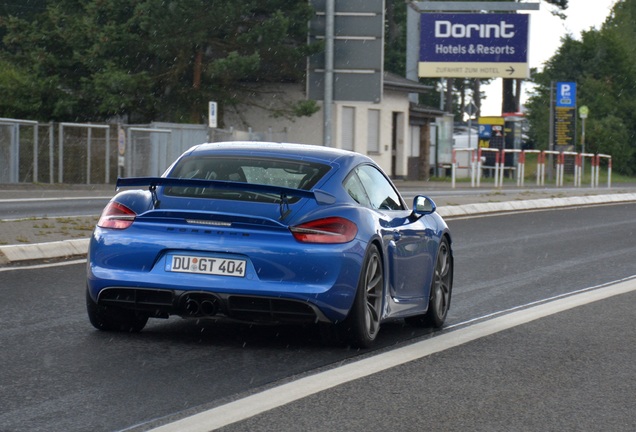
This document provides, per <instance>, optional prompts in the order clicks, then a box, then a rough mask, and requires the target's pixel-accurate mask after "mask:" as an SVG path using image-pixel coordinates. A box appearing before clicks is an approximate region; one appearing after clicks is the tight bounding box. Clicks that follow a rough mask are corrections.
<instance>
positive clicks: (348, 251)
mask: <svg viewBox="0 0 636 432" xmlns="http://www.w3.org/2000/svg"><path fill="white" fill-rule="evenodd" d="M117 188H118V190H119V192H118V193H117V195H115V197H114V198H113V199H112V200H111V201H110V202H109V203H108V205H107V206H106V208H105V209H104V211H103V213H102V215H101V218H100V219H99V222H98V223H97V227H96V228H95V230H94V232H93V235H92V238H91V241H90V247H89V255H88V263H87V291H86V305H87V310H88V316H89V318H90V321H91V323H92V324H93V326H95V327H96V328H98V329H101V330H119V331H140V330H141V329H143V327H144V326H145V325H146V323H147V321H148V318H167V317H169V316H170V315H179V316H182V317H191V318H199V319H200V318H211V319H221V318H222V319H230V320H237V321H243V322H252V323H298V324H301V323H318V324H319V325H320V326H321V328H322V329H323V330H324V331H323V334H326V335H330V337H336V338H337V339H338V340H346V341H347V342H348V343H351V344H352V345H354V346H358V347H369V346H371V345H372V344H373V342H374V340H375V339H376V336H377V334H378V331H379V329H380V324H381V323H382V322H385V321H388V320H394V319H405V320H406V321H407V322H408V323H411V324H414V325H430V326H434V327H440V326H442V324H443V323H444V320H445V318H446V315H447V313H448V309H449V306H450V302H451V291H452V284H453V254H452V250H451V237H450V233H449V230H448V227H447V225H446V223H445V222H444V221H443V219H442V217H441V216H439V215H438V214H437V213H436V212H435V204H434V202H433V201H432V200H431V199H430V198H428V197H425V196H421V195H420V196H416V197H415V198H414V202H413V209H412V210H411V209H409V208H408V206H407V204H406V203H405V202H404V200H403V198H402V197H401V196H400V194H399V193H398V191H397V190H396V188H395V186H394V185H393V184H392V182H391V181H390V180H389V178H388V177H387V176H386V175H385V174H384V173H383V172H382V170H381V169H380V168H379V167H378V166H377V165H376V164H375V163H374V162H373V160H371V159H370V158H368V157H366V156H363V155H361V154H358V153H354V152H349V151H343V150H337V149H333V148H328V147H320V146H311V145H303V144H277V143H262V142H229V143H214V144H202V145H199V146H195V147H193V148H191V149H189V150H188V151H186V152H185V153H184V154H183V155H181V156H180V157H179V158H178V159H177V160H176V161H175V162H174V163H173V164H172V166H170V167H169V168H168V169H167V171H166V172H165V174H164V175H163V176H162V177H144V178H122V179H119V180H118V182H117Z"/></svg>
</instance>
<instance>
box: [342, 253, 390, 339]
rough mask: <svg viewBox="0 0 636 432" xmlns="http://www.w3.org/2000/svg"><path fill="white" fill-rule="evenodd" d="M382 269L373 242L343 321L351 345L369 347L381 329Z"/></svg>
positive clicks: (380, 259)
mask: <svg viewBox="0 0 636 432" xmlns="http://www.w3.org/2000/svg"><path fill="white" fill-rule="evenodd" d="M383 287H384V271H383V268H382V258H381V257H380V253H379V252H378V248H377V247H376V246H375V245H372V246H371V248H370V249H369V252H368V253H367V256H366V258H365V260H364V264H363V265H362V274H361V276H360V281H359V282H358V290H357V292H356V298H355V300H354V302H353V306H352V308H351V311H350V312H349V316H348V317H347V319H346V320H345V322H344V323H343V325H344V328H345V329H346V332H347V336H348V338H349V341H350V342H351V343H352V345H354V346H356V347H359V348H368V347H370V346H371V345H372V344H373V342H374V341H375V338H376V337H377V335H378V331H379V330H380V316H381V313H382V292H383Z"/></svg>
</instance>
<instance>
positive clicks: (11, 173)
mask: <svg viewBox="0 0 636 432" xmlns="http://www.w3.org/2000/svg"><path fill="white" fill-rule="evenodd" d="M263 140H266V141H279V142H280V141H286V140H287V131H286V130H283V131H281V132H274V131H272V130H271V129H270V130H268V131H266V132H255V131H252V130H251V129H250V130H248V131H242V130H238V129H234V128H230V129H227V130H224V129H209V128H208V127H207V126H206V125H192V124H176V123H160V122H155V123H150V124H143V125H130V124H97V123H39V122H36V121H31V120H19V119H10V118H0V184H6V183H68V184H102V183H104V184H107V183H114V182H115V180H116V178H117V177H122V176H126V177H133V176H134V177H137V176H159V175H161V174H162V173H163V172H164V171H165V170H166V169H167V168H168V167H169V166H170V164H171V163H172V162H173V161H174V160H175V159H176V158H177V157H178V156H179V155H180V154H181V153H183V152H184V151H185V150H187V149H188V148H190V147H192V146H194V145H197V144H201V143H204V142H220V141H263Z"/></svg>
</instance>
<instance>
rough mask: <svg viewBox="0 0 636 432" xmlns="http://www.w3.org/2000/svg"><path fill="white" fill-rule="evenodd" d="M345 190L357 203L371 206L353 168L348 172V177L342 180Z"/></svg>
mask: <svg viewBox="0 0 636 432" xmlns="http://www.w3.org/2000/svg"><path fill="white" fill-rule="evenodd" d="M343 186H344V188H345V190H346V191H347V193H348V194H349V196H350V197H351V198H353V200H354V201H355V202H357V203H358V204H360V205H362V206H365V207H369V208H371V203H370V202H369V197H368V196H367V193H366V192H365V190H364V187H363V186H362V183H361V182H360V178H359V177H358V175H357V174H356V172H355V170H354V171H352V172H351V174H349V177H347V179H346V180H345V181H344V184H343Z"/></svg>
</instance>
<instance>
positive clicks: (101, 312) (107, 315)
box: [86, 289, 148, 332]
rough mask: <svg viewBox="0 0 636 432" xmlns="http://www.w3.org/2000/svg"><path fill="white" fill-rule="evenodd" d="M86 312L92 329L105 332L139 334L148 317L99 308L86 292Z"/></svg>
mask: <svg viewBox="0 0 636 432" xmlns="http://www.w3.org/2000/svg"><path fill="white" fill-rule="evenodd" d="M86 311H87V312H88V319H89V320H90V322H91V324H92V325H93V327H95V328H96V329H99V330H105V331H122V332H139V331H141V330H142V329H143V328H144V327H145V326H146V323H147V322H148V316H147V315H143V314H140V313H138V312H135V311H132V310H126V309H120V308H113V307H103V306H99V305H98V304H97V303H96V302H95V301H94V300H93V298H92V297H91V295H90V294H89V292H88V289H87V290H86Z"/></svg>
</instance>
